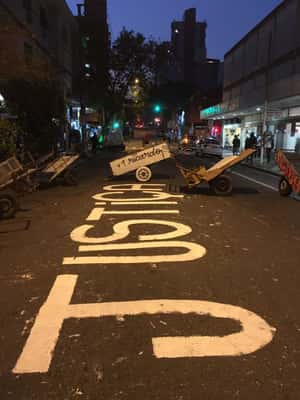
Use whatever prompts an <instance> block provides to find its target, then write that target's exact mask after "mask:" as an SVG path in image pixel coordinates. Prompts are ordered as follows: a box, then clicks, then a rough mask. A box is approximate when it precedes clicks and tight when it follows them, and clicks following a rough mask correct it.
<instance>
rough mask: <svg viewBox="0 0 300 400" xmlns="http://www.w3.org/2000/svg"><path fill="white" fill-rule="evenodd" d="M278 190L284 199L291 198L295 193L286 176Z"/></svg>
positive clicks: (280, 182)
mask: <svg viewBox="0 0 300 400" xmlns="http://www.w3.org/2000/svg"><path fill="white" fill-rule="evenodd" d="M278 190H279V194H280V196H284V197H286V196H289V195H290V194H291V193H292V191H293V189H292V187H291V185H290V184H289V183H288V181H287V179H286V178H285V177H284V176H282V177H281V178H280V181H279V185H278Z"/></svg>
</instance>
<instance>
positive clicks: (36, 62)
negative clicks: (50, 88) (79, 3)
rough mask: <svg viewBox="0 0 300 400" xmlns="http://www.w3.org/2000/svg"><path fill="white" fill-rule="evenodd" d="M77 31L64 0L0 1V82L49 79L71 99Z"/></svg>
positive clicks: (74, 21)
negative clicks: (30, 78) (27, 77)
mask: <svg viewBox="0 0 300 400" xmlns="http://www.w3.org/2000/svg"><path fill="white" fill-rule="evenodd" d="M77 33H78V29H77V23H76V20H75V18H74V17H73V15H72V13H71V11H70V9H69V7H68V6H67V4H66V2H65V0H22V1H21V0H1V1H0V81H1V80H2V81H5V80H7V79H10V78H15V77H24V76H38V77H42V78H43V77H46V78H52V79H55V80H57V81H58V82H59V83H60V85H61V89H62V91H63V93H64V95H65V98H67V99H68V98H71V96H72V83H73V77H74V74H75V70H76V67H75V66H76V62H77V60H76V37H77Z"/></svg>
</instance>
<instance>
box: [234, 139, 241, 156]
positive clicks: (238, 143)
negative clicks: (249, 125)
mask: <svg viewBox="0 0 300 400" xmlns="http://www.w3.org/2000/svg"><path fill="white" fill-rule="evenodd" d="M232 144H233V155H234V156H238V155H239V153H240V147H241V140H240V138H239V137H238V135H235V136H234V139H233V143H232Z"/></svg>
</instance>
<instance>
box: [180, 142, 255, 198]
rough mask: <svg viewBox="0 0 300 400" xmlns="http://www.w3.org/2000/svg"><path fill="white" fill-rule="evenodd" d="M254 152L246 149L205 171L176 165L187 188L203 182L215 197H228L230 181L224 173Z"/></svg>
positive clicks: (230, 190) (204, 169) (230, 186)
mask: <svg viewBox="0 0 300 400" xmlns="http://www.w3.org/2000/svg"><path fill="white" fill-rule="evenodd" d="M255 151H256V150H253V149H247V150H245V151H243V152H242V153H241V154H240V155H238V156H230V157H225V158H224V159H223V160H221V161H219V162H218V163H217V164H215V165H213V166H212V167H211V168H209V169H206V168H205V167H203V166H200V167H198V168H195V169H187V168H184V167H183V166H181V165H179V164H176V165H177V168H178V169H179V170H180V172H181V174H182V175H183V177H184V179H185V181H186V183H187V185H188V187H189V188H192V187H195V186H198V185H200V184H201V183H203V182H206V183H208V184H209V186H210V188H211V189H212V190H213V191H214V193H215V194H217V195H222V196H226V195H230V194H231V193H232V180H231V178H230V176H228V175H226V174H225V172H226V171H227V170H228V169H229V168H232V167H233V166H234V165H237V164H239V163H241V162H242V161H243V160H245V159H247V158H248V157H250V156H251V155H252V154H253V153H255Z"/></svg>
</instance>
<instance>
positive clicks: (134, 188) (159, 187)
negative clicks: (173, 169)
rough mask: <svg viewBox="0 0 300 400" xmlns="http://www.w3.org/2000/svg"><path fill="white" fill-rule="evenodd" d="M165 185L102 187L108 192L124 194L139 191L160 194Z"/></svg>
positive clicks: (146, 184) (138, 184) (137, 184)
mask: <svg viewBox="0 0 300 400" xmlns="http://www.w3.org/2000/svg"><path fill="white" fill-rule="evenodd" d="M165 187H166V185H165V184H159V183H136V184H127V183H124V184H120V185H109V186H104V187H103V190H105V191H107V192H110V191H119V190H122V191H124V192H132V191H134V192H139V191H142V192H143V191H147V190H155V191H156V192H162V191H163V189H162V188H165Z"/></svg>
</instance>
